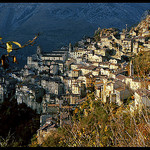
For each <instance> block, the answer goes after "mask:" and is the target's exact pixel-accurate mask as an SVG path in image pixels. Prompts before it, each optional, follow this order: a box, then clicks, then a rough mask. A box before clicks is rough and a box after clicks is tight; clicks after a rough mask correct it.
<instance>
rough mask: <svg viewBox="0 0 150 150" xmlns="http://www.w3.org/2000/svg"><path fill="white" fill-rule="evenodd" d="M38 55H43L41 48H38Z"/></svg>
mask: <svg viewBox="0 0 150 150" xmlns="http://www.w3.org/2000/svg"><path fill="white" fill-rule="evenodd" d="M36 53H37V54H38V55H41V54H42V50H41V47H40V46H37V50H36Z"/></svg>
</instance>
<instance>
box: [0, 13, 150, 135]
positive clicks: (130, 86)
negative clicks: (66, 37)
mask: <svg viewBox="0 0 150 150" xmlns="http://www.w3.org/2000/svg"><path fill="white" fill-rule="evenodd" d="M141 52H150V15H148V16H147V17H146V19H144V20H142V21H141V22H140V23H139V24H138V25H137V26H136V27H133V28H132V29H131V30H130V31H128V28H127V26H126V29H123V31H122V32H119V31H118V30H117V29H115V28H109V29H100V28H98V30H97V31H95V35H94V37H84V38H83V39H81V40H80V41H78V42H77V43H76V44H75V45H74V46H72V45H71V43H69V45H68V46H64V47H62V48H60V49H57V50H53V51H52V52H44V51H43V50H42V49H41V48H40V46H38V47H37V51H36V54H34V55H32V56H29V57H28V58H27V64H26V65H25V66H24V68H23V69H21V71H20V70H19V71H18V70H14V71H13V72H12V73H9V74H8V73H6V72H5V71H4V70H3V69H2V68H1V72H2V73H1V74H0V102H1V103H2V102H3V101H4V99H6V98H10V100H11V98H12V97H15V98H16V100H17V103H18V104H21V103H25V104H26V105H27V106H28V107H31V108H32V109H33V110H36V111H37V113H38V114H40V115H41V117H40V124H41V126H40V128H39V130H38V135H40V134H45V133H46V132H48V131H49V130H55V129H56V128H57V127H59V126H63V124H65V123H66V124H67V123H70V121H71V120H70V115H71V113H72V111H73V110H75V108H76V106H78V105H79V104H81V103H83V102H84V101H85V100H86V98H87V96H88V93H92V92H94V94H95V100H101V101H102V102H104V103H106V102H109V103H115V104H117V105H118V106H121V105H122V104H124V103H126V101H127V99H128V98H129V97H131V96H132V97H133V99H132V102H131V103H129V106H130V111H131V113H133V112H134V111H135V110H136V109H138V110H140V109H141V108H142V107H143V106H146V107H150V77H149V75H150V73H148V74H146V76H145V78H141V77H136V76H134V67H133V63H132V59H131V58H134V56H137V55H139V54H140V53H141Z"/></svg>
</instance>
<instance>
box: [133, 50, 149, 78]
mask: <svg viewBox="0 0 150 150" xmlns="http://www.w3.org/2000/svg"><path fill="white" fill-rule="evenodd" d="M133 65H134V73H135V74H136V75H138V76H139V77H144V76H146V74H148V73H149V72H150V51H147V52H140V53H139V54H138V55H137V56H135V57H134V58H133Z"/></svg>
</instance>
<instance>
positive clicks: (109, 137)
mask: <svg viewBox="0 0 150 150" xmlns="http://www.w3.org/2000/svg"><path fill="white" fill-rule="evenodd" d="M149 117H150V112H148V111H147V110H146V109H144V110H143V111H142V113H138V112H135V113H134V114H132V113H131V112H130V111H129V105H127V106H126V107H125V106H121V107H118V106H117V105H115V104H107V103H105V104H103V103H102V102H101V100H97V101H96V100H94V94H93V93H92V94H89V95H88V99H87V101H85V102H84V103H83V104H82V105H80V106H78V107H77V108H76V109H75V111H74V115H73V116H72V124H70V125H65V126H63V127H62V128H59V129H58V130H57V131H53V132H52V133H51V134H50V135H49V137H48V138H47V140H45V141H44V142H43V143H42V144H41V145H40V146H41V147H52V146H53V147H54V146H57V147H61V146H66V147H118V146H119V147H126V146H128V147H134V146H150V130H149V125H148V119H149ZM30 146H33V147H34V146H39V145H38V144H37V141H36V142H35V141H34V142H33V143H32V144H31V145H30Z"/></svg>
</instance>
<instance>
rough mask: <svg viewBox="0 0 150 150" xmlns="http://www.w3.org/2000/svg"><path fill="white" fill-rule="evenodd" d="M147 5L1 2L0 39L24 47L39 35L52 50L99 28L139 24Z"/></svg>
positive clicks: (26, 52)
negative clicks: (18, 43)
mask: <svg viewBox="0 0 150 150" xmlns="http://www.w3.org/2000/svg"><path fill="white" fill-rule="evenodd" d="M149 7H150V4H149V3H146V4H144V3H13V4H11V3H1V4H0V36H2V37H3V39H6V40H15V41H18V42H20V43H21V44H23V43H24V42H25V41H27V40H29V39H32V38H33V37H34V35H35V34H36V33H38V32H40V33H41V35H40V38H39V40H38V41H37V43H38V44H39V45H40V46H41V47H42V48H43V50H44V51H52V50H53V49H56V48H59V47H61V46H63V45H66V44H67V45H68V43H69V42H72V43H74V42H76V41H78V40H80V39H81V38H82V37H83V35H88V36H93V34H94V31H95V30H96V29H97V28H98V27H99V26H100V27H101V28H109V27H116V28H119V29H122V28H125V24H128V26H130V25H132V24H134V23H135V22H139V21H140V18H141V16H142V14H143V13H144V12H145V11H146V10H147V9H149ZM35 50H36V48H35V47H31V48H30V47H29V48H26V49H24V50H21V51H20V52H18V53H17V54H18V56H17V57H19V59H20V60H21V61H23V62H24V63H25V62H26V57H27V56H28V55H31V54H33V53H35Z"/></svg>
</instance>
